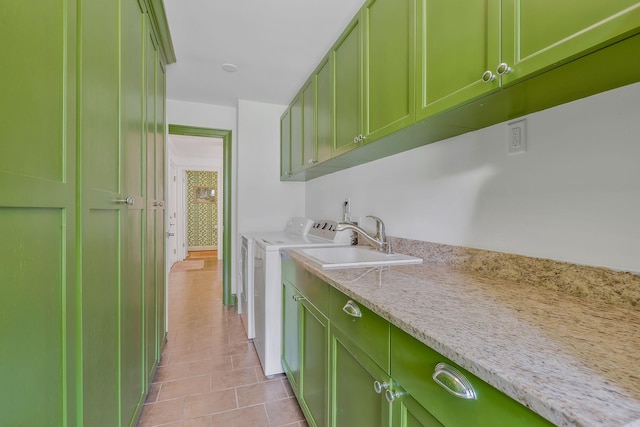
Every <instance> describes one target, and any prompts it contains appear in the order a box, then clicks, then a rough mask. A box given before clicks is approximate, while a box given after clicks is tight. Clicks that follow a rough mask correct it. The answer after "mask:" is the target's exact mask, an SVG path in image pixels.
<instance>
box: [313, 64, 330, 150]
mask: <svg viewBox="0 0 640 427" xmlns="http://www.w3.org/2000/svg"><path fill="white" fill-rule="evenodd" d="M332 114H333V85H332V80H331V63H330V61H329V57H327V58H325V59H324V61H323V62H322V63H321V64H320V66H319V67H318V71H317V73H316V160H317V161H318V162H319V163H320V162H324V161H325V160H328V159H330V158H331V149H332V147H333V136H334V133H333V120H332Z"/></svg>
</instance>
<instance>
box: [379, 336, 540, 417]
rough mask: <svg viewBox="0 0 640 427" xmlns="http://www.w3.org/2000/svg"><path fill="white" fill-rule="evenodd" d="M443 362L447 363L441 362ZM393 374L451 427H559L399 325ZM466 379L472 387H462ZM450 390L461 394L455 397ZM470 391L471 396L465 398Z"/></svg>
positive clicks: (393, 350) (394, 341) (393, 345)
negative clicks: (460, 385)
mask: <svg viewBox="0 0 640 427" xmlns="http://www.w3.org/2000/svg"><path fill="white" fill-rule="evenodd" d="M441 363H444V364H445V365H440V364H441ZM436 372H437V374H436V377H437V378H438V379H439V381H440V382H441V384H438V383H437V382H436V381H435V380H434V373H436ZM391 375H392V376H393V378H394V380H395V381H397V382H398V383H399V384H400V385H401V386H402V388H403V389H404V390H406V392H407V393H408V394H409V395H410V396H411V398H412V399H413V400H415V402H416V403H418V404H419V405H422V406H424V409H425V410H426V411H428V412H429V413H431V414H432V415H433V417H435V418H436V419H437V420H438V421H439V422H440V423H441V424H442V425H445V426H474V427H501V426H502V427H513V426H527V427H534V426H551V425H553V424H551V423H550V422H549V421H547V420H545V419H544V418H542V417H540V416H539V415H538V414H536V413H534V412H533V411H531V410H530V409H528V408H526V407H525V406H523V405H521V404H520V403H518V402H516V401H515V400H513V399H511V398H510V397H509V396H507V395H505V394H503V393H502V392H500V391H498V390H497V389H495V388H493V387H492V386H490V385H489V384H487V383H485V382H484V381H482V380H481V379H479V378H478V377H476V376H475V375H473V374H471V373H470V372H468V371H465V370H464V369H462V368H461V367H459V366H458V365H456V364H455V363H453V362H451V361H450V360H447V359H446V358H445V357H443V356H442V355H440V354H439V353H437V352H436V351H434V350H432V349H431V348H429V347H427V346H426V345H424V344H423V343H421V342H420V341H418V340H416V339H415V338H413V337H411V336H409V335H408V334H407V333H406V332H403V331H401V330H400V329H398V328H396V327H393V326H392V327H391ZM465 382H466V383H467V385H466V388H464V389H463V388H460V387H459V384H463V383H465ZM450 390H451V391H455V392H457V393H459V395H454V394H453V393H452V392H451V391H450ZM471 391H472V392H473V395H471ZM465 392H469V394H468V395H467V396H463V394H464V393H465ZM418 425H420V424H418ZM427 425H429V424H427ZM436 425H438V424H436Z"/></svg>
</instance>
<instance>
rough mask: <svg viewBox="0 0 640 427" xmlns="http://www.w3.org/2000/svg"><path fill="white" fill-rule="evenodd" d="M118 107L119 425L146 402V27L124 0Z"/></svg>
mask: <svg viewBox="0 0 640 427" xmlns="http://www.w3.org/2000/svg"><path fill="white" fill-rule="evenodd" d="M120 14H121V21H122V24H121V28H122V35H121V37H122V44H121V51H120V54H121V71H120V72H121V77H120V80H121V83H120V84H121V91H120V96H121V101H120V105H121V110H120V127H121V128H120V135H121V138H122V140H121V144H122V152H121V153H122V154H121V156H122V165H121V171H122V174H123V175H122V181H121V182H122V186H121V188H120V192H121V195H122V196H123V197H130V198H131V199H132V204H130V205H129V204H127V205H125V209H124V210H123V212H122V218H121V221H122V224H123V227H122V228H121V230H120V233H121V235H120V239H121V241H122V250H121V274H122V276H121V278H120V325H119V326H120V331H121V332H120V334H121V342H120V375H121V378H120V381H121V383H120V387H121V393H120V400H121V403H120V405H121V406H120V408H121V412H120V414H121V423H122V425H130V424H131V423H132V421H133V420H134V419H135V417H136V415H137V413H138V411H139V408H140V406H141V405H142V404H143V403H144V396H145V393H146V387H145V365H144V363H143V361H144V359H145V358H144V356H145V348H146V346H145V343H144V338H145V331H144V316H143V313H142V310H143V309H144V259H145V254H144V253H145V232H146V227H145V226H146V198H145V196H146V190H147V189H146V174H145V170H144V169H145V168H144V166H143V165H144V164H145V160H146V138H145V136H144V133H145V132H146V126H145V120H146V119H145V117H144V111H145V110H146V109H145V108H144V106H145V105H146V103H145V92H146V90H145V88H146V85H145V73H144V69H145V57H146V56H145V44H146V39H147V37H148V35H147V34H148V33H147V31H148V30H149V29H148V28H147V25H146V17H145V16H144V15H143V14H142V11H141V10H140V6H139V5H138V3H137V2H123V3H122V7H121V10H120Z"/></svg>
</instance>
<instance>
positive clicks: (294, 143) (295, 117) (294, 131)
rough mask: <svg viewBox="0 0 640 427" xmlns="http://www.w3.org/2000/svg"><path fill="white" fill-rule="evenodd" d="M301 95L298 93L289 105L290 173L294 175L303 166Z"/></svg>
mask: <svg viewBox="0 0 640 427" xmlns="http://www.w3.org/2000/svg"><path fill="white" fill-rule="evenodd" d="M302 110H303V94H302V92H300V93H299V94H298V96H297V97H296V99H294V100H293V104H291V108H290V111H291V172H292V173H295V172H297V171H299V170H300V169H302V166H303V165H304V159H303V156H304V153H303V152H302V148H303V141H302V138H303V117H302Z"/></svg>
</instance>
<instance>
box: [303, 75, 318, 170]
mask: <svg viewBox="0 0 640 427" xmlns="http://www.w3.org/2000/svg"><path fill="white" fill-rule="evenodd" d="M316 158H317V156H316V77H315V75H312V76H311V78H310V79H309V81H308V82H307V84H306V85H305V86H304V87H303V88H302V162H303V164H302V167H303V168H306V167H309V166H312V165H313V164H314V163H316Z"/></svg>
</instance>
